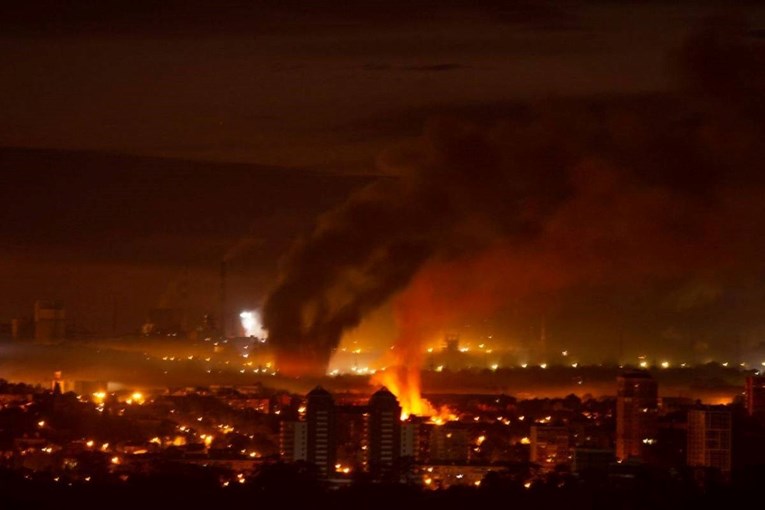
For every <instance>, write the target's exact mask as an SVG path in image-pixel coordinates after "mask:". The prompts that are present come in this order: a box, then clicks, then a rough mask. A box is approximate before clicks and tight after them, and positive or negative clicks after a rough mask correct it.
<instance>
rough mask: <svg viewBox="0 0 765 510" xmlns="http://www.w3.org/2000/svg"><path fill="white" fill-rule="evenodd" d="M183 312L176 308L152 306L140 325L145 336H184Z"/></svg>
mask: <svg viewBox="0 0 765 510" xmlns="http://www.w3.org/2000/svg"><path fill="white" fill-rule="evenodd" d="M183 315H184V312H183V310H180V309H178V308H152V309H151V310H149V314H148V316H147V317H146V322H144V324H143V326H142V327H141V333H143V334H144V335H145V336H176V337H177V336H185V335H186V331H185V328H184V324H183V322H184V320H183Z"/></svg>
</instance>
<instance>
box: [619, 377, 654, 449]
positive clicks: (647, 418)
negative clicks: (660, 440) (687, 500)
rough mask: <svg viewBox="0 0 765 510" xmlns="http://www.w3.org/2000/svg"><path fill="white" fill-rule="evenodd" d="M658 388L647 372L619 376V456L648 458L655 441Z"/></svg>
mask: <svg viewBox="0 0 765 510" xmlns="http://www.w3.org/2000/svg"><path fill="white" fill-rule="evenodd" d="M657 428H658V386H657V384H656V381H655V380H654V379H653V378H652V377H651V376H650V375H649V374H648V372H637V371H636V372H629V373H625V374H622V375H619V376H618V377H617V394H616V457H617V459H621V460H625V459H628V458H630V457H640V458H645V456H646V452H647V450H648V449H649V448H650V447H651V446H652V445H653V444H654V443H655V442H656V432H657Z"/></svg>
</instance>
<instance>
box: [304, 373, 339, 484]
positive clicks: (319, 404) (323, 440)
mask: <svg viewBox="0 0 765 510" xmlns="http://www.w3.org/2000/svg"><path fill="white" fill-rule="evenodd" d="M335 419H336V417H335V400H334V399H333V398H332V395H331V394H330V393H329V392H328V391H327V390H325V389H324V388H322V387H321V386H317V387H316V388H314V389H313V390H311V392H310V393H308V403H307V405H306V422H307V423H308V431H307V433H308V434H307V443H308V450H307V453H308V462H310V463H312V464H315V465H316V468H317V470H318V473H319V476H321V477H323V478H327V477H329V476H330V475H332V474H333V473H334V472H335V458H336V456H337V437H336V436H337V431H336V427H335Z"/></svg>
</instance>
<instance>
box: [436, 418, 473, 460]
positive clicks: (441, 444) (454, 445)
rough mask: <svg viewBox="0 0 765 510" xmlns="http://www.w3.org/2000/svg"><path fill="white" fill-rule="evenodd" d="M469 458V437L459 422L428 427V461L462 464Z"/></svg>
mask: <svg viewBox="0 0 765 510" xmlns="http://www.w3.org/2000/svg"><path fill="white" fill-rule="evenodd" d="M469 458H470V437H469V434H468V430H467V429H466V428H465V427H464V426H463V425H462V424H461V423H454V422H449V423H446V424H444V425H439V426H435V427H432V428H431V429H430V451H429V461H430V462H433V463H447V464H464V463H466V462H467V461H468V459H469Z"/></svg>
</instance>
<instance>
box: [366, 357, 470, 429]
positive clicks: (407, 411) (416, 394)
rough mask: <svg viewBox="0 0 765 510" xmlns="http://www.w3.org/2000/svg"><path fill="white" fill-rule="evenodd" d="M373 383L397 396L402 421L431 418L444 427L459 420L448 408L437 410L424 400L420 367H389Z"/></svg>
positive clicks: (380, 372) (377, 375) (375, 376)
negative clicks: (413, 417)
mask: <svg viewBox="0 0 765 510" xmlns="http://www.w3.org/2000/svg"><path fill="white" fill-rule="evenodd" d="M371 382H372V383H373V384H382V385H383V386H385V387H387V388H388V390H390V392H391V393H393V394H394V395H396V398H397V399H398V402H399V404H400V405H401V420H402V421H404V420H406V419H408V418H409V417H410V416H421V417H430V421H431V422H432V423H434V424H436V425H443V424H444V423H445V422H447V421H455V420H457V419H458V418H457V416H456V415H455V414H454V413H452V412H451V410H449V408H447V407H446V406H441V407H440V408H438V409H436V408H435V407H434V406H433V404H431V403H430V402H428V401H427V400H426V399H424V398H422V390H421V384H420V369H419V367H418V368H410V367H404V366H400V365H399V366H396V367H388V368H387V369H386V370H382V371H379V372H377V373H376V374H375V375H374V376H373V377H372V380H371Z"/></svg>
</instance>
